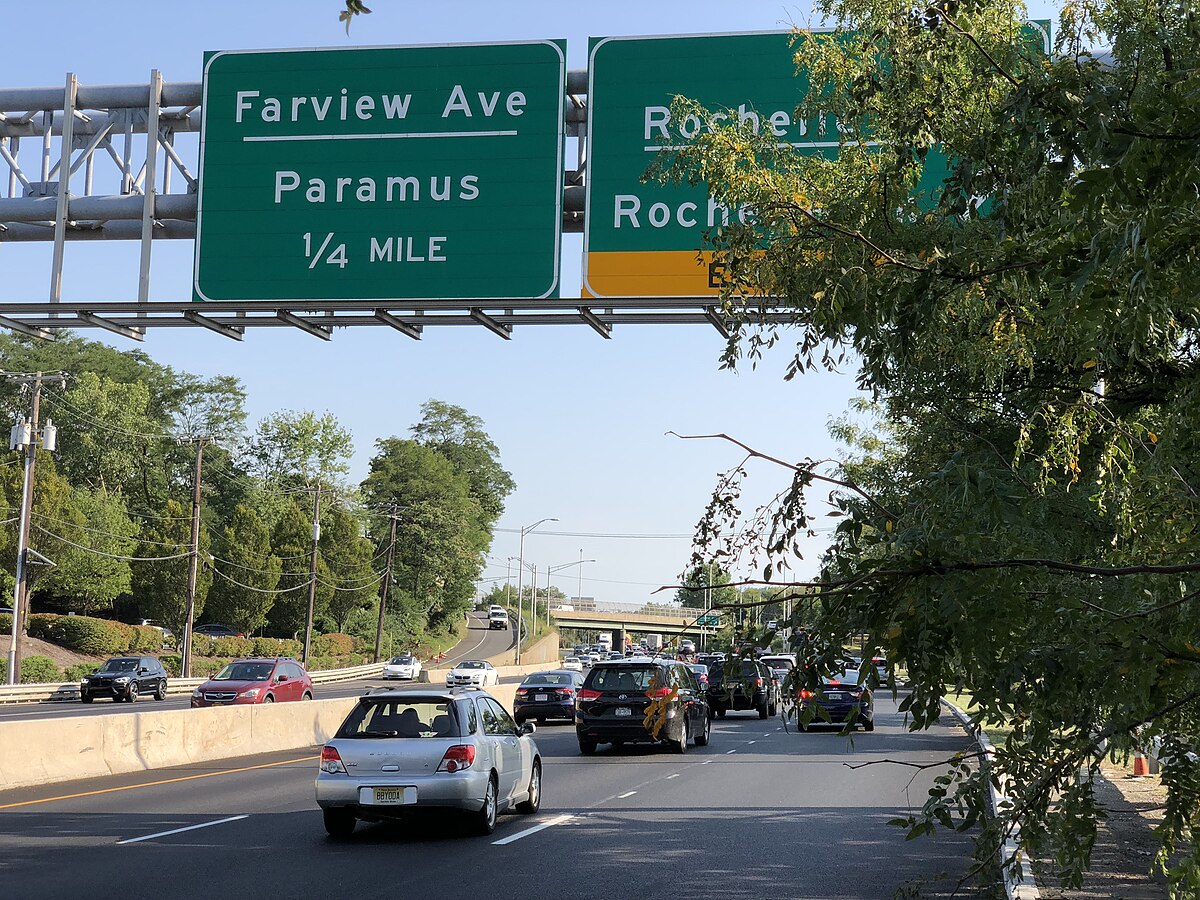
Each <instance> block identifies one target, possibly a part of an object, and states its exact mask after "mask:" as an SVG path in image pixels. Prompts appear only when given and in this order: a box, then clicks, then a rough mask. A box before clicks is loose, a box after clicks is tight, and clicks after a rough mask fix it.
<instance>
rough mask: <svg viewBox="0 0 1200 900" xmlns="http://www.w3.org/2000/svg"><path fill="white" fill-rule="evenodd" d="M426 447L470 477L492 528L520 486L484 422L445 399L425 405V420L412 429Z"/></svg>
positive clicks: (473, 489) (416, 438)
mask: <svg viewBox="0 0 1200 900" xmlns="http://www.w3.org/2000/svg"><path fill="white" fill-rule="evenodd" d="M410 430H411V432H412V436H413V438H414V439H415V440H416V441H417V442H418V443H420V444H421V445H422V446H425V447H428V448H430V449H431V450H436V451H437V452H438V453H440V454H442V456H444V457H446V459H448V460H450V462H451V463H452V464H453V465H454V468H455V469H456V470H457V471H458V472H461V473H463V474H465V475H466V476H467V479H468V481H469V482H470V485H471V495H472V496H473V497H474V498H475V499H476V501H478V503H479V509H480V511H481V512H482V514H483V521H484V526H485V527H486V528H488V529H490V528H491V527H492V525H494V524H495V522H496V520H497V519H499V518H500V514H501V513H502V512H504V500H505V498H507V497H508V495H509V494H511V493H512V492H513V491H514V490H515V489H516V487H517V485H516V482H514V481H513V479H512V475H511V474H510V473H508V472H507V471H505V470H504V468H503V467H502V466H501V465H500V449H499V448H498V447H497V446H496V445H495V443H494V442H493V441H492V439H491V438H490V437H488V436H487V433H486V432H485V431H484V430H483V420H482V419H480V418H479V417H478V416H472V415H470V414H469V413H468V412H467V411H466V410H465V409H463V408H462V407H461V406H454V405H452V404H450V403H444V402H442V401H441V400H427V401H426V402H425V403H423V404H422V405H421V421H420V422H418V423H417V424H416V425H414V426H413V427H412V428H411V429H410Z"/></svg>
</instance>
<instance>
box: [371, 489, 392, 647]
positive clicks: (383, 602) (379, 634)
mask: <svg viewBox="0 0 1200 900" xmlns="http://www.w3.org/2000/svg"><path fill="white" fill-rule="evenodd" d="M388 518H389V519H391V520H392V536H391V538H389V540H388V554H387V566H385V567H384V572H383V593H382V594H380V595H379V626H378V627H377V628H376V629H375V662H379V657H380V654H381V652H382V648H383V614H384V611H385V610H386V609H387V599H388V585H390V584H391V583H392V556H393V554H394V553H395V552H396V508H395V507H394V506H393V507H392V511H391V513H390V514H389V515H388Z"/></svg>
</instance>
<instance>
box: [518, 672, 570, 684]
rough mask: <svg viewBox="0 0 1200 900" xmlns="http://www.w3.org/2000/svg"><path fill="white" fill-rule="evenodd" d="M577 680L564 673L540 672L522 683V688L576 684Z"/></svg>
mask: <svg viewBox="0 0 1200 900" xmlns="http://www.w3.org/2000/svg"><path fill="white" fill-rule="evenodd" d="M574 683H575V679H574V678H572V677H571V676H570V675H567V674H566V673H564V672H538V673H537V674H536V675H530V676H529V677H528V678H526V679H525V680H524V681H522V682H521V686H522V687H525V686H526V685H534V684H574Z"/></svg>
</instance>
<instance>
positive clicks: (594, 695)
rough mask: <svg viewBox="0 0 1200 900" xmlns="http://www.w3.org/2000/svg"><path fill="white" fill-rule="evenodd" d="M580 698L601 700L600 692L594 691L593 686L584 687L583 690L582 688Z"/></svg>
mask: <svg viewBox="0 0 1200 900" xmlns="http://www.w3.org/2000/svg"><path fill="white" fill-rule="evenodd" d="M579 699H580V700H599V699H600V692H599V691H593V690H592V689H591V688H584V689H583V690H581V691H580V692H579Z"/></svg>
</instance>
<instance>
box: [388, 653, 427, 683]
mask: <svg viewBox="0 0 1200 900" xmlns="http://www.w3.org/2000/svg"><path fill="white" fill-rule="evenodd" d="M420 674H421V661H420V660H419V659H417V658H416V657H415V656H412V655H411V654H407V653H406V654H402V655H401V656H393V657H392V658H391V659H390V660H389V661H388V663H387V665H385V666H384V667H383V677H384V678H386V679H392V678H396V679H400V680H403V681H415V680H416V679H417V677H418V676H419V675H420Z"/></svg>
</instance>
